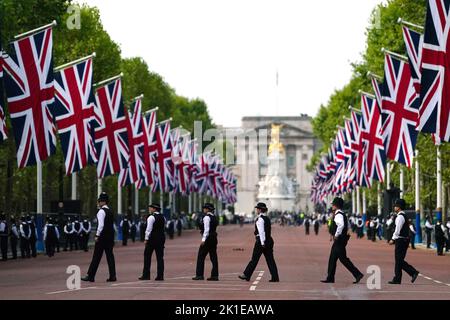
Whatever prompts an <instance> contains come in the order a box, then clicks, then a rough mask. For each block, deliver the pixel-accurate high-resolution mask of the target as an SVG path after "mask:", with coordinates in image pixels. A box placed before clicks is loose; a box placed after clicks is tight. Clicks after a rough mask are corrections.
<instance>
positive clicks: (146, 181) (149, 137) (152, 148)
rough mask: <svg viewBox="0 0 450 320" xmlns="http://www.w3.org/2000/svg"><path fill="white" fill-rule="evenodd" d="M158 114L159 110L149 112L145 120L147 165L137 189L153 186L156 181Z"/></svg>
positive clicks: (145, 155)
mask: <svg viewBox="0 0 450 320" xmlns="http://www.w3.org/2000/svg"><path fill="white" fill-rule="evenodd" d="M156 112H157V109H153V110H150V111H147V112H146V113H145V116H144V118H143V125H144V156H143V158H144V163H145V171H146V173H145V175H144V177H143V178H142V177H141V178H140V179H139V181H138V183H137V187H138V189H141V188H144V187H147V186H152V184H153V181H156V180H157V179H158V177H157V176H156V174H157V170H156V163H155V162H154V161H153V157H154V156H153V154H154V153H155V152H156V151H157V149H156Z"/></svg>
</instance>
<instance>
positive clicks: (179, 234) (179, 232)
mask: <svg viewBox="0 0 450 320" xmlns="http://www.w3.org/2000/svg"><path fill="white" fill-rule="evenodd" d="M181 230H182V229H177V232H178V236H179V237H180V236H181Z"/></svg>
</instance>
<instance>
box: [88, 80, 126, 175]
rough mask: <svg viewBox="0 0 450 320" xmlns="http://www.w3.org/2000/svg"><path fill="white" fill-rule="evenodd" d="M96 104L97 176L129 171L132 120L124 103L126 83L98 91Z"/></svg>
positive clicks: (114, 83) (112, 84)
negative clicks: (123, 87) (129, 130)
mask: <svg viewBox="0 0 450 320" xmlns="http://www.w3.org/2000/svg"><path fill="white" fill-rule="evenodd" d="M96 102H97V103H96V107H95V119H96V124H95V125H96V127H95V148H96V150H97V155H98V163H97V176H98V178H104V177H106V176H110V175H114V174H116V173H119V172H120V171H121V170H122V169H125V168H126V167H127V164H128V161H129V159H130V150H129V148H128V136H127V134H128V126H129V120H128V114H127V112H126V110H125V107H124V105H123V102H122V81H121V80H120V79H117V80H115V81H113V82H111V83H109V84H107V85H105V86H103V87H101V88H99V89H97V93H96Z"/></svg>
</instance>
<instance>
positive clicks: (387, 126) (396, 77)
mask: <svg viewBox="0 0 450 320" xmlns="http://www.w3.org/2000/svg"><path fill="white" fill-rule="evenodd" d="M384 67H385V71H384V72H385V76H384V82H383V93H382V95H383V100H382V105H381V114H382V132H383V141H384V147H385V150H386V156H387V157H388V158H389V159H391V160H394V161H397V162H399V163H402V164H404V165H406V166H407V167H408V168H410V167H411V165H412V159H413V157H414V148H415V146H416V141H417V131H416V123H417V118H418V116H419V106H420V102H419V99H418V94H417V92H416V90H415V88H414V82H413V78H412V77H411V71H410V68H409V66H408V63H406V62H404V61H401V60H399V59H397V58H395V57H393V56H391V55H389V54H386V56H385V64H384Z"/></svg>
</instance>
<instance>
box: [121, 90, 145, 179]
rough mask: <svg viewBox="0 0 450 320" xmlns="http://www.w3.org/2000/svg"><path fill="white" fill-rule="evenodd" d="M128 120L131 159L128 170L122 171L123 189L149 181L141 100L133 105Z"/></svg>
mask: <svg viewBox="0 0 450 320" xmlns="http://www.w3.org/2000/svg"><path fill="white" fill-rule="evenodd" d="M128 119H129V123H128V148H129V149H130V158H129V160H128V166H127V168H125V169H122V170H120V174H119V183H120V186H122V187H125V186H127V185H130V184H133V183H135V182H138V181H139V180H144V181H146V180H147V179H146V177H145V174H146V167H145V163H144V143H145V136H144V132H143V130H142V129H143V119H142V100H141V98H140V99H137V100H136V101H135V102H134V103H133V113H131V112H129V114H128ZM136 187H139V183H137V184H136Z"/></svg>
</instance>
